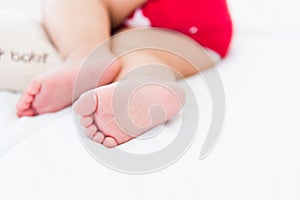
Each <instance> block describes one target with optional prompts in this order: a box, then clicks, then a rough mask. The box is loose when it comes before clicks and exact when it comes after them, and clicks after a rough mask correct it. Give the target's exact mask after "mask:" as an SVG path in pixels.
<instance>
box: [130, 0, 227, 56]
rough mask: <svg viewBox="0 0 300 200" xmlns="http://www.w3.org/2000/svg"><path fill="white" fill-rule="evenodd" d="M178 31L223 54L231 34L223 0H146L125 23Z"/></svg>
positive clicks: (224, 54) (225, 51)
mask: <svg viewBox="0 0 300 200" xmlns="http://www.w3.org/2000/svg"><path fill="white" fill-rule="evenodd" d="M125 25H126V26H131V27H141V26H149V27H160V28H167V29H171V30H175V31H178V32H181V33H183V34H185V35H187V36H189V37H191V38H192V39H194V40H195V41H197V42H198V43H199V44H201V45H202V46H204V47H207V48H209V49H212V50H214V51H215V52H217V53H219V54H220V56H221V57H225V56H226V54H227V51H228V48H229V45H230V41H231V37H232V22H231V18H230V14H229V12H228V8H227V4H226V0H148V1H147V2H146V3H145V4H144V5H143V6H142V7H141V8H140V9H138V10H136V11H135V12H134V13H133V14H132V15H131V16H130V17H129V18H128V19H127V21H126V22H125Z"/></svg>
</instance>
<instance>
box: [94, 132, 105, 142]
mask: <svg viewBox="0 0 300 200" xmlns="http://www.w3.org/2000/svg"><path fill="white" fill-rule="evenodd" d="M93 140H94V141H95V142H98V143H102V142H103V140H104V135H103V134H102V133H100V132H97V133H96V135H95V136H94V137H93Z"/></svg>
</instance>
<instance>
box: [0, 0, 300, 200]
mask: <svg viewBox="0 0 300 200" xmlns="http://www.w3.org/2000/svg"><path fill="white" fill-rule="evenodd" d="M16 2H17V3H18V4H16ZM34 2H35V3H36V4H35V3H34ZM0 4H1V8H0V13H1V12H11V13H13V12H14V10H15V8H13V6H14V5H18V6H19V7H22V8H24V10H23V11H22V12H21V14H22V15H26V16H30V17H33V18H35V19H36V18H38V19H40V13H39V12H38V9H37V7H38V6H39V5H40V1H39V0H36V1H35V0H30V1H26V3H24V1H20V0H13V1H10V3H7V1H4V0H0ZM23 4H24V5H23ZM2 5H3V7H2ZM229 5H230V8H231V10H232V15H233V18H234V20H235V29H236V30H235V38H234V41H233V43H232V50H231V53H230V55H229V56H228V58H227V59H226V60H224V61H223V62H221V63H220V64H219V65H218V66H217V69H218V71H219V73H220V75H221V78H222V80H223V84H224V87H225V93H226V121H225V125H224V129H223V132H222V137H221V139H220V141H219V142H218V144H217V146H216V148H215V149H214V151H213V152H212V153H211V154H210V155H209V156H208V157H207V158H206V159H204V160H198V157H199V153H200V148H201V145H202V144H203V141H204V137H205V134H206V132H207V129H208V127H209V123H210V118H211V104H210V99H209V93H208V92H207V88H206V87H205V83H204V81H203V79H201V77H192V78H190V79H189V82H190V83H191V86H192V88H193V89H194V90H195V91H196V92H197V95H198V103H199V110H200V124H199V131H198V136H197V138H196V140H195V141H194V143H193V145H192V146H191V148H190V149H189V151H188V152H187V153H186V154H185V155H184V156H183V157H182V158H181V159H180V160H179V161H178V162H176V163H175V164H173V165H172V166H171V167H169V168H167V169H165V170H162V171H160V172H157V173H153V174H147V175H128V174H122V173H119V172H115V171H113V170H111V169H108V168H106V167H105V166H103V165H101V164H100V163H98V162H97V161H96V160H94V159H93V158H92V157H91V156H90V155H89V153H88V152H87V151H86V150H85V149H84V148H83V146H82V145H81V143H80V140H79V137H78V136H77V133H76V131H75V127H74V120H73V114H72V112H71V108H66V109H64V110H62V111H60V112H58V113H54V114H47V115H41V116H38V117H35V118H21V119H19V118H17V117H16V115H15V108H14V106H15V103H16V101H17V100H18V98H19V96H20V94H16V93H11V92H7V91H0V199H9V200H18V199H31V200H33V199H45V200H48V199H49V200H50V199H74V200H76V199H78V200H79V199H90V200H92V199H102V198H103V199H149V200H150V199H174V200H175V199H202V200H224V199H230V200H233V199H234V200H235V199H236V200H239V199H263V200H277V199H278V200H279V199H289V200H299V199H300V192H299V187H300V145H299V144H300V134H299V133H300V125H299V124H300V123H299V119H300V106H299V102H300V91H299V85H300V79H299V76H300V60H299V52H300V23H299V20H297V19H299V18H300V14H299V12H298V11H299V9H300V3H299V1H295V0H288V1H284V2H280V1H270V0H263V1H259V0H255V1H250V0H248V1H247V2H244V1H243V2H238V1H236V0H230V1H229ZM33 7H34V8H36V9H33ZM30 10H35V11H34V12H30ZM207 73H209V72H207ZM175 120H176V119H175ZM174 129H176V123H169V124H168V125H167V129H166V130H165V131H164V134H166V136H165V137H161V138H160V139H157V140H155V141H152V142H149V143H147V144H145V146H143V145H141V143H142V141H139V140H137V141H133V142H130V143H128V144H127V145H125V147H124V148H128V149H130V150H131V151H136V150H139V149H141V148H142V151H147V150H149V151H151V147H153V145H154V146H155V145H157V146H159V145H163V144H165V142H167V140H168V139H170V138H171V137H172V134H173V133H172V130H174ZM143 147H144V149H143Z"/></svg>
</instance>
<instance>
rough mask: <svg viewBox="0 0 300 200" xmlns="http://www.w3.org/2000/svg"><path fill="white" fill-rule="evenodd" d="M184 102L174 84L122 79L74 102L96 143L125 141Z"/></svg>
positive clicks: (155, 123) (149, 126) (86, 128)
mask: <svg viewBox="0 0 300 200" xmlns="http://www.w3.org/2000/svg"><path fill="white" fill-rule="evenodd" d="M184 101H185V95H184V92H183V90H182V89H181V88H180V87H179V86H178V85H176V84H175V83H152V82H148V83H146V84H145V83H144V84H142V85H140V86H139V85H138V84H136V83H134V82H130V81H121V82H117V83H113V84H110V85H106V86H102V87H99V88H97V89H96V90H91V91H89V92H86V93H84V94H83V95H81V96H80V98H79V99H78V100H77V101H76V102H75V104H74V107H73V109H74V111H75V113H76V114H78V115H79V116H81V121H80V124H81V126H83V127H84V128H85V132H86V134H87V135H88V136H89V137H91V138H92V140H94V141H95V142H97V143H100V144H103V145H104V146H106V147H108V148H111V147H115V146H117V145H120V144H123V143H125V142H127V141H129V140H131V139H133V138H135V137H137V136H139V135H141V134H142V133H144V132H146V131H147V130H149V129H151V128H153V127H155V126H157V125H159V124H161V123H164V122H165V121H167V120H169V119H170V118H171V117H173V116H174V115H175V114H177V113H178V112H179V111H180V109H181V108H182V105H183V104H184Z"/></svg>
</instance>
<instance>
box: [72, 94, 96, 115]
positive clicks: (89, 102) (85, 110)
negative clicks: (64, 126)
mask: <svg viewBox="0 0 300 200" xmlns="http://www.w3.org/2000/svg"><path fill="white" fill-rule="evenodd" d="M97 102H98V99H97V95H96V93H95V91H94V90H90V91H88V92H86V93H84V94H82V95H81V96H80V98H79V99H78V100H77V101H76V102H75V103H74V105H73V110H74V112H75V113H76V114H78V115H80V116H87V115H91V114H92V113H94V112H95V111H96V109H97Z"/></svg>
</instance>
